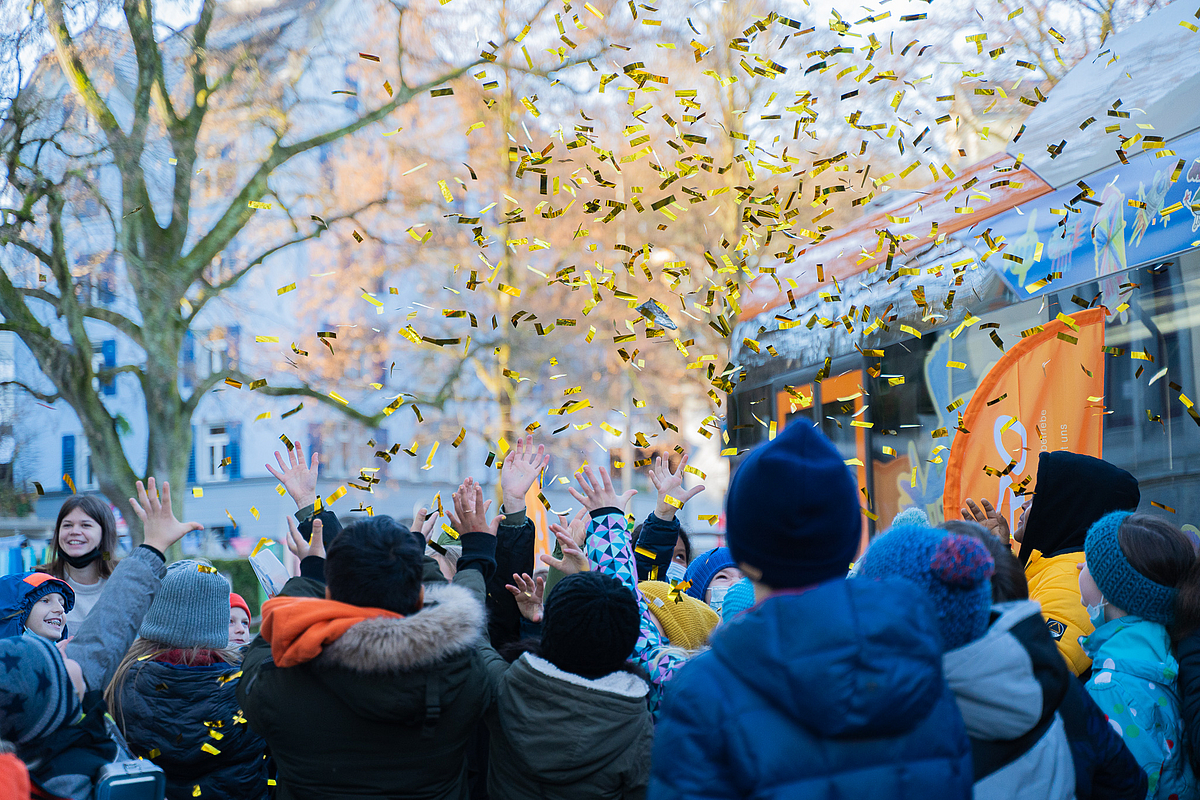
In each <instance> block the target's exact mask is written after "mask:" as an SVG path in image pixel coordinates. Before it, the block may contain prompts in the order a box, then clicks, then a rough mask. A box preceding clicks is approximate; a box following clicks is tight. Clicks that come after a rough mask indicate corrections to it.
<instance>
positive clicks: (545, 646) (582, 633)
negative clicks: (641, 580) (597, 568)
mask: <svg viewBox="0 0 1200 800" xmlns="http://www.w3.org/2000/svg"><path fill="white" fill-rule="evenodd" d="M640 627H641V613H640V612H639V610H638V604H637V600H635V599H634V597H633V592H631V591H630V590H629V589H628V587H626V586H625V584H623V583H621V582H620V581H619V580H617V579H616V578H614V577H612V576H610V575H602V574H600V573H598V572H580V573H577V574H575V575H568V576H567V577H565V578H563V579H562V580H561V581H559V582H558V584H557V585H556V586H555V587H554V590H553V591H552V592H551V593H550V597H549V599H548V600H547V601H546V608H545V618H544V619H543V621H542V645H541V655H542V658H544V659H546V660H547V661H549V662H550V663H551V664H553V665H554V666H556V667H558V668H559V669H561V670H563V671H564V672H571V673H574V674H576V675H580V676H582V677H584V678H600V677H603V676H605V675H608V674H609V673H610V672H616V671H617V670H619V669H621V667H622V666H623V665H624V664H625V660H626V659H627V658H629V655H630V653H632V652H633V646H634V645H635V644H637V638H638V633H639V631H640Z"/></svg>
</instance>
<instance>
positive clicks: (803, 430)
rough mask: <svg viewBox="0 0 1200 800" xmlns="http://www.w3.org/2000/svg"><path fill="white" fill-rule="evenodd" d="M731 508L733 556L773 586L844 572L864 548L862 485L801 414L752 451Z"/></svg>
mask: <svg viewBox="0 0 1200 800" xmlns="http://www.w3.org/2000/svg"><path fill="white" fill-rule="evenodd" d="M725 508H726V523H725V524H726V531H725V537H726V541H727V542H728V544H729V550H730V551H731V552H732V554H733V559H734V561H736V562H737V563H738V564H745V565H747V566H748V567H750V568H751V569H750V572H751V576H752V577H753V578H754V579H755V580H758V581H761V582H762V583H764V584H766V585H767V586H770V587H771V588H773V589H795V588H799V587H802V586H812V585H813V584H817V583H823V582H825V581H828V580H832V579H833V578H844V577H846V573H847V572H848V571H849V569H850V562H851V561H853V560H854V556H855V554H856V553H857V552H858V543H859V540H860V539H861V537H862V516H861V514H860V512H859V504H858V484H857V483H856V481H855V479H854V476H853V475H852V474H851V473H850V469H849V468H848V467H847V466H846V463H845V461H844V460H843V459H842V454H841V453H839V452H838V450H837V448H836V447H834V446H833V443H832V442H830V441H829V439H827V438H826V437H825V434H823V433H821V432H820V431H819V430H817V429H816V428H814V427H813V426H812V425H810V424H808V422H806V421H805V420H802V419H798V420H793V421H792V422H790V423H789V424H788V426H787V427H786V428H784V429H783V432H782V433H780V434H779V435H778V436H776V437H775V439H774V440H773V441H770V442H767V443H766V444H764V445H762V446H760V447H758V448H756V449H755V450H754V451H753V452H751V453H750V455H748V456H746V460H745V461H743V462H742V464H741V466H739V467H738V468H737V472H735V473H734V474H733V479H732V480H730V482H729V493H728V495H727V497H726V500H725ZM755 572H759V573H761V574H762V576H761V577H759V576H757V575H754V574H753V573H755Z"/></svg>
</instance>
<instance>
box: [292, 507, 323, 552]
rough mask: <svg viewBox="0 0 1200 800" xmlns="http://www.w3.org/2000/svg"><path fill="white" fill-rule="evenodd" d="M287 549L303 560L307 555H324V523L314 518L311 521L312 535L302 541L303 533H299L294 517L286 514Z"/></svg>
mask: <svg viewBox="0 0 1200 800" xmlns="http://www.w3.org/2000/svg"><path fill="white" fill-rule="evenodd" d="M287 521H288V541H287V546H288V550H291V551H292V553H293V554H294V555H295V556H296V559H297V560H299V561H303V560H304V559H306V558H308V557H309V556H317V557H319V558H324V557H325V539H324V534H325V523H323V522H321V520H320V519H314V520H313V523H312V535H311V536H310V537H309V540H308V541H307V542H306V541H304V534H302V533H300V529H299V528H298V527H296V518H295V517H293V516H292V515H291V514H288V518H287Z"/></svg>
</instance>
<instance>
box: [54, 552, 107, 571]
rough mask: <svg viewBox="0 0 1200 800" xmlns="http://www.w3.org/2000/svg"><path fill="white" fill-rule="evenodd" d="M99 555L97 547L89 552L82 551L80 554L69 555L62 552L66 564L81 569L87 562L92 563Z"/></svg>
mask: <svg viewBox="0 0 1200 800" xmlns="http://www.w3.org/2000/svg"><path fill="white" fill-rule="evenodd" d="M99 557H100V548H99V547H97V548H96V549H95V550H93V551H91V552H90V553H84V554H83V555H81V556H71V555H67V554H66V553H63V554H62V558H63V561H66V562H67V563H68V564H70V565H71V566H72V567H74V568H75V569H83V568H84V567H86V566H87V565H88V564H90V563H92V562H93V561H95V560H96V559H98V558H99Z"/></svg>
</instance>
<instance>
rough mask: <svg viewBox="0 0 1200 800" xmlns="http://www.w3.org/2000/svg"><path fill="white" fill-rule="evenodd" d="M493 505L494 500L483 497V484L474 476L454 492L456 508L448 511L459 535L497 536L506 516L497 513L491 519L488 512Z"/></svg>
mask: <svg viewBox="0 0 1200 800" xmlns="http://www.w3.org/2000/svg"><path fill="white" fill-rule="evenodd" d="M491 507H492V501H491V500H488V501H486V502H485V501H484V499H483V486H481V485H480V484H478V483H476V482H475V479H474V478H467V479H466V480H465V481H463V483H462V485H461V486H459V487H458V489H457V490H455V492H454V510H453V511H450V510H449V509H447V511H446V513H447V514H448V515H449V516H450V521H451V523H453V525H454V530H456V531H458V535H459V536H462V535H463V534H464V533H490V534H491V535H492V536H495V535H496V532H497V531H498V530H499V529H500V520H502V519H504V516H503V515H502V514H497V515H496V516H495V517H492V519H491V521H489V520H488V518H487V512H488V509H489V508H491Z"/></svg>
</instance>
